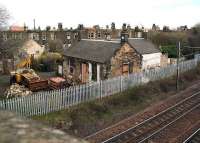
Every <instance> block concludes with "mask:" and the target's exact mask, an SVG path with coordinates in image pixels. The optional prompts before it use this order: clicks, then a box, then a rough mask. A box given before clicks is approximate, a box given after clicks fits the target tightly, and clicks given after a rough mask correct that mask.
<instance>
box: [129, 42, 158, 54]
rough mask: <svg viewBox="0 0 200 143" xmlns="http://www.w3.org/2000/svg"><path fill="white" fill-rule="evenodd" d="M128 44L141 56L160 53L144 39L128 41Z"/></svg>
mask: <svg viewBox="0 0 200 143" xmlns="http://www.w3.org/2000/svg"><path fill="white" fill-rule="evenodd" d="M128 42H129V44H130V45H131V46H132V47H133V48H134V49H135V50H136V51H137V52H138V53H139V54H141V55H143V54H152V53H160V50H159V49H158V48H157V47H156V46H155V45H154V44H153V43H152V42H150V41H148V40H145V39H128Z"/></svg>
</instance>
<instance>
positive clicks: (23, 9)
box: [0, 0, 200, 28]
mask: <svg viewBox="0 0 200 143" xmlns="http://www.w3.org/2000/svg"><path fill="white" fill-rule="evenodd" d="M0 5H3V6H4V7H6V8H7V10H8V11H9V13H10V15H11V19H10V21H9V24H10V25H23V24H24V23H26V25H28V26H29V28H33V19H35V21H36V26H40V27H42V28H45V27H46V26H47V25H49V26H51V27H54V26H55V27H57V23H58V22H62V23H63V27H68V28H70V27H73V28H76V27H77V25H78V24H80V23H81V24H84V26H86V27H89V26H93V25H96V24H99V25H100V26H101V27H105V26H106V25H110V24H111V22H115V24H116V27H118V28H120V27H121V26H122V24H123V23H127V24H130V25H131V26H132V27H134V26H136V25H139V26H141V25H142V26H145V27H147V28H150V27H151V26H152V24H154V23H155V24H156V25H160V27H162V26H163V25H167V26H170V27H172V28H175V27H177V26H181V25H188V26H189V27H191V26H194V25H195V24H196V23H199V22H200V0H0Z"/></svg>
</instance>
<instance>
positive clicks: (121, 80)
mask: <svg viewBox="0 0 200 143" xmlns="http://www.w3.org/2000/svg"><path fill="white" fill-rule="evenodd" d="M122 78H123V77H122V76H120V92H122V90H123V89H122V88H123V79H122Z"/></svg>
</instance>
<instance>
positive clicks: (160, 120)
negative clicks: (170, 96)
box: [101, 92, 200, 143]
mask: <svg viewBox="0 0 200 143" xmlns="http://www.w3.org/2000/svg"><path fill="white" fill-rule="evenodd" d="M199 108H200V92H197V93H195V94H193V95H192V96H190V97H188V98H186V99H184V100H182V101H180V102H178V103H177V104H175V105H174V106H172V107H170V108H168V109H166V110H164V111H162V112H160V113H159V114H156V115H155V116H153V117H151V118H149V119H147V120H145V121H143V122H141V123H140V124H138V125H136V126H134V127H131V128H129V129H128V130H126V131H124V132H122V133H120V134H117V135H115V136H113V137H111V138H109V139H107V140H105V141H103V142H101V143H134V142H135V143H144V142H148V141H149V140H150V139H151V138H152V137H154V136H156V134H158V133H159V132H161V131H162V130H164V129H165V128H167V127H168V126H170V125H171V124H173V123H174V122H176V121H177V120H178V119H180V118H182V117H184V116H187V114H188V113H190V112H192V111H193V110H195V109H199Z"/></svg>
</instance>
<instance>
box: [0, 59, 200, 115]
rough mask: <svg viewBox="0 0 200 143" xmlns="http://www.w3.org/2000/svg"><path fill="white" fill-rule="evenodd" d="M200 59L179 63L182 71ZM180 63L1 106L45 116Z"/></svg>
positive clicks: (165, 74) (137, 82)
mask: <svg viewBox="0 0 200 143" xmlns="http://www.w3.org/2000/svg"><path fill="white" fill-rule="evenodd" d="M198 61H199V58H195V59H193V60H188V61H183V62H181V63H180V66H179V68H180V72H185V71H188V70H190V69H193V68H195V67H196V66H197V63H198ZM176 70H177V66H176V65H169V66H167V67H164V68H158V69H151V70H146V71H143V72H141V73H133V74H130V75H128V76H119V77H114V78H111V79H107V80H104V81H100V82H95V83H90V84H84V85H79V86H74V87H69V88H65V89H60V90H53V91H44V92H37V93H34V94H33V95H30V96H25V97H18V98H12V99H7V100H4V101H0V108H2V109H6V110H11V111H14V112H17V113H18V114H20V115H23V116H33V115H45V114H47V113H49V112H54V111H59V110H62V109H66V108H69V107H70V106H74V105H77V104H80V103H84V102H88V101H92V100H95V99H101V98H104V97H106V96H111V95H114V94H116V93H119V92H122V91H124V90H126V89H128V88H130V87H135V86H139V85H142V84H145V83H148V82H149V81H155V80H159V79H162V78H166V77H170V76H172V75H175V74H176Z"/></svg>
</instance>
